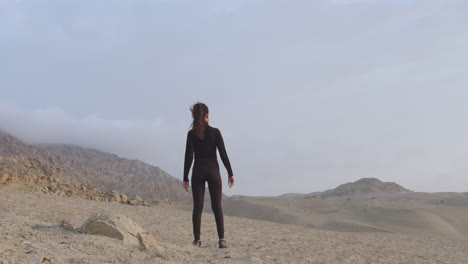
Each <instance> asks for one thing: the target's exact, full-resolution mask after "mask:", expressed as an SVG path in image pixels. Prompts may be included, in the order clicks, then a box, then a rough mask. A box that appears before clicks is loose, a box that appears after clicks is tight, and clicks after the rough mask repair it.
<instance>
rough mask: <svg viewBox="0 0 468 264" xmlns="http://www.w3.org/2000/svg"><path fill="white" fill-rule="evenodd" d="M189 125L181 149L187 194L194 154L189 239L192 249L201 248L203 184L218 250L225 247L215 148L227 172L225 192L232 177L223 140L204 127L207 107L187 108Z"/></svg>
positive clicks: (197, 104) (208, 127)
mask: <svg viewBox="0 0 468 264" xmlns="http://www.w3.org/2000/svg"><path fill="white" fill-rule="evenodd" d="M190 111H191V112H192V117H193V122H192V129H191V130H190V131H189V132H188V134H187V145H186V148H185V163H184V188H185V190H186V191H187V192H188V191H189V190H188V188H189V182H188V174H189V171H190V167H191V166H192V160H193V153H195V163H194V165H193V170H192V194H193V214H192V222H193V235H194V237H195V240H194V241H193V244H194V245H198V246H201V241H200V225H201V214H202V210H203V200H204V197H205V182H208V189H209V190H210V197H211V209H213V213H214V216H215V220H216V226H217V229H218V237H219V248H225V247H226V240H224V219H223V210H222V208H221V198H222V194H223V192H222V182H221V176H220V174H219V165H218V159H217V156H216V148H217V149H218V151H219V155H220V156H221V160H222V161H223V164H224V167H226V170H227V172H228V176H229V178H228V183H229V188H231V187H232V186H233V185H234V177H233V174H232V169H231V164H230V163H229V158H228V155H227V153H226V149H225V148H224V142H223V137H222V136H221V132H220V131H219V129H217V128H214V127H211V126H210V125H208V122H209V120H210V115H209V113H208V107H207V106H206V105H205V104H203V103H200V102H198V103H196V104H194V105H193V106H192V107H191V108H190Z"/></svg>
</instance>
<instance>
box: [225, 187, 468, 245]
mask: <svg viewBox="0 0 468 264" xmlns="http://www.w3.org/2000/svg"><path fill="white" fill-rule="evenodd" d="M440 195H442V194H436V195H435V196H431V195H430V194H421V195H420V196H418V194H417V193H411V196H401V197H397V196H394V197H393V198H392V197H391V196H386V197H385V198H382V199H381V198H375V199H367V200H365V199H358V200H355V201H354V200H345V201H341V200H325V199H314V198H291V197H263V198H255V197H242V198H235V199H232V198H231V199H227V200H225V201H224V204H223V206H224V212H225V214H226V215H231V216H239V217H246V218H250V219H260V220H267V221H272V222H278V223H282V224H293V225H301V226H305V227H313V228H317V229H325V230H333V231H342V232H396V233H410V234H431V235H436V236H441V237H448V238H454V239H468V208H467V207H466V203H465V202H464V200H463V199H462V198H463V197H461V196H460V195H458V196H454V194H450V195H451V196H443V197H444V202H443V203H440V198H441V197H442V196H440ZM459 196H460V197H459ZM453 197H456V198H453ZM450 198H453V201H455V202H451V199H450ZM445 201H447V202H445ZM449 204H457V205H460V206H453V205H449Z"/></svg>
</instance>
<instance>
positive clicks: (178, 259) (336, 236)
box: [0, 187, 468, 263]
mask: <svg viewBox="0 0 468 264" xmlns="http://www.w3.org/2000/svg"><path fill="white" fill-rule="evenodd" d="M0 199H1V201H2V202H1V204H0V212H1V214H0V263H40V261H41V260H42V263H468V240H467V239H466V237H465V236H464V235H458V236H454V235H453V234H451V233H450V232H449V233H448V235H443V234H439V233H437V232H436V233H435V234H433V233H427V232H424V231H421V232H418V229H417V228H413V229H411V228H409V229H408V230H412V232H409V233H408V234H405V233H404V232H395V231H391V230H390V231H389V230H386V231H381V230H380V229H381V227H380V228H379V227H375V228H376V229H378V230H369V229H366V228H364V229H356V228H355V227H353V226H352V225H351V228H350V227H349V226H348V228H350V230H341V231H358V232H337V231H333V230H334V229H336V230H340V229H346V225H344V226H345V227H343V224H342V225H341V226H340V224H338V225H335V227H334V226H333V225H329V226H328V227H327V226H326V225H323V226H321V225H320V223H326V222H327V221H326V220H323V222H320V221H318V220H317V222H316V223H315V225H316V226H315V227H314V225H310V226H309V227H306V224H304V223H301V221H304V219H303V218H304V217H305V218H307V217H311V216H310V215H309V216H304V214H302V216H300V215H301V214H300V213H299V212H298V211H297V208H298V207H295V206H293V205H290V206H289V208H291V209H290V210H291V212H292V211H294V214H295V215H296V216H297V217H296V218H294V217H291V218H290V219H293V222H294V221H298V222H297V223H296V224H294V225H293V224H286V223H287V222H288V219H289V217H290V215H292V213H291V212H288V211H287V210H285V209H284V208H288V206H281V208H282V209H277V210H274V211H275V212H276V213H279V217H280V218H281V217H285V219H286V220H285V219H282V220H281V219H280V220H281V221H278V222H271V221H262V220H254V219H246V218H242V217H235V216H228V215H226V216H225V226H226V239H227V241H228V246H229V248H227V249H219V248H217V235H216V227H215V222H214V219H213V215H212V214H210V213H208V212H205V213H204V215H203V222H202V238H201V239H202V246H201V247H195V246H193V245H191V242H192V240H193V237H192V224H191V211H190V205H189V204H184V203H179V204H163V203H161V204H159V205H155V206H153V207H134V206H129V205H124V204H118V203H106V202H100V201H90V200H85V199H81V198H78V197H65V196H63V197H59V196H54V195H48V194H43V193H40V192H30V191H24V190H16V189H11V188H7V187H5V188H0ZM242 199H247V201H244V202H245V203H251V204H256V205H255V206H256V207H255V208H256V209H262V208H263V210H264V213H265V212H266V213H265V214H266V215H263V216H262V214H261V213H260V214H258V215H255V214H254V213H258V211H256V210H252V212H250V215H246V216H248V217H250V218H262V217H268V216H269V214H270V213H271V212H270V210H271V205H270V206H268V203H269V201H268V199H267V201H266V202H265V201H260V202H259V201H254V200H255V199H253V198H242ZM262 199H265V198H257V200H262ZM271 199H273V198H271ZM274 199H281V198H274ZM234 200H235V199H234ZM302 200H303V201H301V202H305V201H307V199H302ZM282 201H284V203H285V204H288V203H291V200H288V199H283V200H282ZM224 202H225V207H226V211H227V212H226V213H227V214H232V210H233V209H232V206H233V205H234V204H229V199H228V200H225V201H224ZM231 202H232V201H231ZM270 202H271V201H270ZM276 202H277V201H275V203H276ZM309 202H311V204H312V205H311V206H312V207H314V208H316V207H315V206H313V203H314V202H315V203H317V202H319V203H320V202H323V201H317V200H313V199H309ZM326 202H329V201H326ZM262 203H263V205H262ZM265 203H266V204H267V205H265ZM343 203H345V202H343ZM206 206H207V207H208V208H209V204H207V205H206ZM237 206H238V207H239V206H240V205H237ZM340 206H342V205H340ZM312 207H311V208H312ZM328 207H329V206H328V205H327V206H326V208H328ZM338 207H339V206H338ZM255 208H254V209H255ZM458 208H459V209H460V211H462V212H465V211H466V207H458ZM230 210H231V213H229V212H228V211H230ZM310 210H312V209H310ZM323 210H325V209H323ZM327 210H329V213H328V214H333V212H334V211H333V210H338V209H336V208H335V209H334V208H333V207H330V208H329V209H327ZM98 211H105V212H109V213H118V214H123V215H126V216H128V217H130V218H131V219H133V220H135V221H136V222H137V223H138V224H139V225H141V226H142V227H143V228H145V229H146V230H148V231H149V232H151V234H153V236H154V237H155V238H156V240H157V241H158V243H159V245H160V246H161V247H162V248H163V251H162V252H153V251H141V250H139V249H138V248H136V247H134V246H129V245H125V244H123V243H122V242H121V241H119V240H115V239H112V238H108V237H104V236H97V235H87V234H80V233H78V232H76V231H75V230H66V229H65V228H62V227H60V221H61V220H65V221H69V222H70V224H71V226H73V227H74V228H75V229H77V228H79V227H80V225H81V224H82V223H83V222H84V221H85V220H86V219H87V218H88V217H89V216H90V215H91V214H93V213H95V212H98ZM208 211H209V209H208ZM260 211H261V210H260ZM283 211H284V212H283ZM312 211H317V212H319V211H320V210H317V209H313V210H312ZM244 213H245V210H244ZM341 213H342V214H346V212H341ZM377 213H378V212H377ZM245 214H247V213H245ZM319 214H326V212H325V213H323V212H322V213H319ZM259 215H260V216H259ZM301 217H302V218H301ZM312 218H313V217H312ZM317 218H319V217H317ZM346 219H348V218H346ZM270 220H271V219H270ZM358 220H359V219H357V218H356V219H355V220H354V221H356V223H358V224H360V225H364V226H367V225H369V223H367V224H366V223H363V222H359V221H358ZM463 220H464V221H465V222H466V218H465V219H463ZM349 221H350V220H349V219H348V220H346V221H344V222H349ZM389 221H390V222H391V220H389ZM280 222H285V223H280ZM324 226H325V227H327V228H326V229H329V230H323V229H325V228H323V227H324ZM376 226H378V225H376ZM394 226H398V223H394ZM391 227H392V226H391V225H390V227H389V228H388V229H391ZM354 229H355V230H354ZM368 231H372V232H368ZM465 232H466V230H465ZM465 234H466V233H465Z"/></svg>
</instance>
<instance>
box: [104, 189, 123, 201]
mask: <svg viewBox="0 0 468 264" xmlns="http://www.w3.org/2000/svg"><path fill="white" fill-rule="evenodd" d="M105 197H106V198H107V199H108V200H109V202H118V203H119V202H120V193H119V192H118V191H116V190H112V191H108V192H107V193H106V194H105Z"/></svg>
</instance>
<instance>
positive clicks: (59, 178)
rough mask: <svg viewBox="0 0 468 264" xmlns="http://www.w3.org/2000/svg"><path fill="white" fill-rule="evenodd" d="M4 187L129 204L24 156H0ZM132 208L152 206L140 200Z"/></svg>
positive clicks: (121, 196)
mask: <svg viewBox="0 0 468 264" xmlns="http://www.w3.org/2000/svg"><path fill="white" fill-rule="evenodd" d="M1 186H7V187H10V188H16V189H24V190H32V191H40V192H43V193H46V194H53V195H58V196H78V197H81V198H85V199H89V200H95V201H103V202H120V203H124V204H130V203H128V198H127V196H126V195H125V194H122V193H119V192H118V191H116V190H112V191H109V192H106V193H104V192H103V191H101V190H99V189H98V188H95V187H94V186H93V185H89V184H80V183H78V182H77V181H76V180H74V179H72V178H70V177H68V176H67V175H66V174H65V173H63V172H62V171H61V170H60V169H58V168H54V167H52V166H51V165H49V164H47V163H43V162H42V161H40V160H37V159H27V158H24V157H2V156H0V187H1ZM132 205H145V206H150V203H149V202H147V201H144V200H140V203H138V202H135V203H134V204H132Z"/></svg>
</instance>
